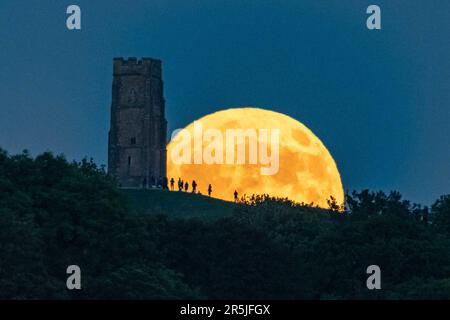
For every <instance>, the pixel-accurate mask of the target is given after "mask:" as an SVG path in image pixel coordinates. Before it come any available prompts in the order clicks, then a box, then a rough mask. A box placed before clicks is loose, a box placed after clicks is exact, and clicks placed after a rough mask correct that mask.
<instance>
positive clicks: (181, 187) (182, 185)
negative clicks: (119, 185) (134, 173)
mask: <svg viewBox="0 0 450 320" xmlns="http://www.w3.org/2000/svg"><path fill="white" fill-rule="evenodd" d="M169 183H170V190H171V191H175V179H174V178H171V179H170V181H168V179H167V178H159V179H155V178H151V179H150V181H149V182H148V181H147V179H144V181H143V182H142V187H143V188H144V189H147V188H148V187H152V188H153V187H154V188H160V189H169V186H168V185H169ZM177 184H178V191H184V192H188V191H189V182H187V181H183V180H182V179H181V178H178V183H177ZM197 186H198V185H197V182H196V181H195V180H192V183H191V192H192V193H200V192H199V191H198V190H197ZM212 191H213V189H212V186H211V184H209V185H208V196H210V197H211V194H212ZM233 195H234V201H235V202H238V192H237V190H234V193H233Z"/></svg>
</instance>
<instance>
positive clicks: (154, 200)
mask: <svg viewBox="0 0 450 320" xmlns="http://www.w3.org/2000/svg"><path fill="white" fill-rule="evenodd" d="M121 192H122V194H123V195H124V196H125V198H126V199H127V200H128V204H129V206H130V208H131V209H132V210H134V211H136V212H138V213H147V214H167V215H169V216H172V217H199V218H202V219H207V220H209V219H216V218H220V217H223V216H227V215H230V214H231V213H232V212H233V208H234V206H236V204H234V203H231V202H228V201H223V200H220V199H215V198H210V197H207V196H203V195H198V194H192V193H190V192H178V191H168V190H158V189H154V190H151V189H149V190H144V189H123V190H121Z"/></svg>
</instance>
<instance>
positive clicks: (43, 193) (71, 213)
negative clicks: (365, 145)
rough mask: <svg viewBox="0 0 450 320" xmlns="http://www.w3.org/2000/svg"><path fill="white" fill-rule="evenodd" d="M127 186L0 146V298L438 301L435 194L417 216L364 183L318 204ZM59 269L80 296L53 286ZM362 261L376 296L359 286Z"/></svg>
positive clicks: (443, 259)
mask: <svg viewBox="0 0 450 320" xmlns="http://www.w3.org/2000/svg"><path fill="white" fill-rule="evenodd" d="M136 192H139V195H137V196H136V198H134V200H133V198H132V199H131V206H130V201H129V199H130V196H131V197H133V192H128V194H127V195H126V197H124V194H123V193H122V192H120V191H119V190H118V189H117V188H116V186H115V182H114V181H113V180H112V179H111V178H110V177H109V176H108V175H107V174H106V173H105V172H104V170H103V169H102V168H98V167H97V166H96V165H95V164H94V163H93V162H92V161H88V160H83V161H81V162H79V163H77V162H72V163H69V162H67V160H66V159H65V158H64V157H63V156H54V155H52V154H51V153H44V154H41V155H39V156H37V157H36V158H32V157H31V156H30V155H29V154H28V153H27V152H24V153H22V154H20V155H14V156H10V155H8V154H7V153H6V152H4V151H1V150H0V299H37V298H40V299H185V298H189V299H191V298H192V299H195V298H211V299H244V298H249V299H424V298H425V299H427V298H439V299H442V298H444V299H448V298H450V284H449V283H450V196H449V195H447V196H442V197H441V198H440V199H439V200H437V201H436V203H435V204H434V205H433V206H432V207H431V210H430V211H429V210H428V208H426V207H421V206H419V205H416V204H411V203H410V202H409V201H406V200H403V199H402V198H401V195H400V194H399V193H398V192H391V193H389V194H385V193H383V192H370V191H368V190H363V191H361V192H353V193H352V194H350V195H347V199H346V200H347V201H346V208H344V207H342V206H340V205H338V204H336V201H334V199H330V201H329V204H330V209H329V210H325V209H320V208H313V207H310V206H308V205H305V204H297V203H294V202H292V201H289V200H288V199H279V198H273V197H270V196H269V195H262V196H251V197H247V198H244V199H242V201H241V202H240V203H238V204H234V203H229V204H226V203H223V202H219V201H217V202H215V200H214V199H210V198H207V197H201V196H197V195H190V194H181V193H178V192H168V191H146V192H143V191H136ZM146 195H148V196H149V199H151V200H148V199H145V197H146ZM155 195H156V196H155ZM151 197H153V198H151ZM190 197H195V199H194V198H192V199H194V200H192V201H193V203H194V204H190V205H187V204H186V205H183V204H181V205H179V203H177V199H180V203H183V201H189V199H187V198H190ZM155 198H161V199H165V200H159V202H158V200H156V199H155ZM127 199H128V200H127ZM136 199H137V201H138V202H139V203H140V204H141V205H143V206H144V204H145V207H146V210H145V213H149V214H144V213H142V212H140V210H137V209H136V202H135V203H134V205H133V201H136ZM154 199H155V200H154ZM152 204H154V205H152ZM215 205H217V211H216V215H215V216H214V219H210V218H208V217H207V214H208V212H214V210H215V209H214V208H215V207H214V206H215ZM180 206H181V209H180ZM196 208H199V209H198V210H199V211H201V213H199V214H198V215H197V217H195V214H185V212H179V213H178V214H173V212H177V211H180V210H181V211H186V210H187V211H189V212H191V211H192V212H195V211H196ZM217 212H222V213H223V214H218V213H217ZM72 264H76V265H79V266H80V268H81V270H82V290H73V291H70V290H67V289H66V279H67V276H68V275H67V274H66V268H67V266H68V265H72ZM372 264H376V265H379V266H380V268H381V271H382V277H381V280H382V290H368V289H367V287H366V279H367V277H368V275H367V274H366V268H367V266H369V265H372Z"/></svg>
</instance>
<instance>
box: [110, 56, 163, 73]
mask: <svg viewBox="0 0 450 320" xmlns="http://www.w3.org/2000/svg"><path fill="white" fill-rule="evenodd" d="M113 72H114V75H127V74H143V75H145V74H151V76H152V77H156V78H161V60H159V59H154V58H146V57H145V58H140V59H138V58H136V57H128V58H123V57H116V58H114V59H113Z"/></svg>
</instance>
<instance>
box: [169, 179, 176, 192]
mask: <svg viewBox="0 0 450 320" xmlns="http://www.w3.org/2000/svg"><path fill="white" fill-rule="evenodd" d="M174 186H175V180H174V179H173V177H172V178H171V179H170V190H172V191H173V188H174Z"/></svg>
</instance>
